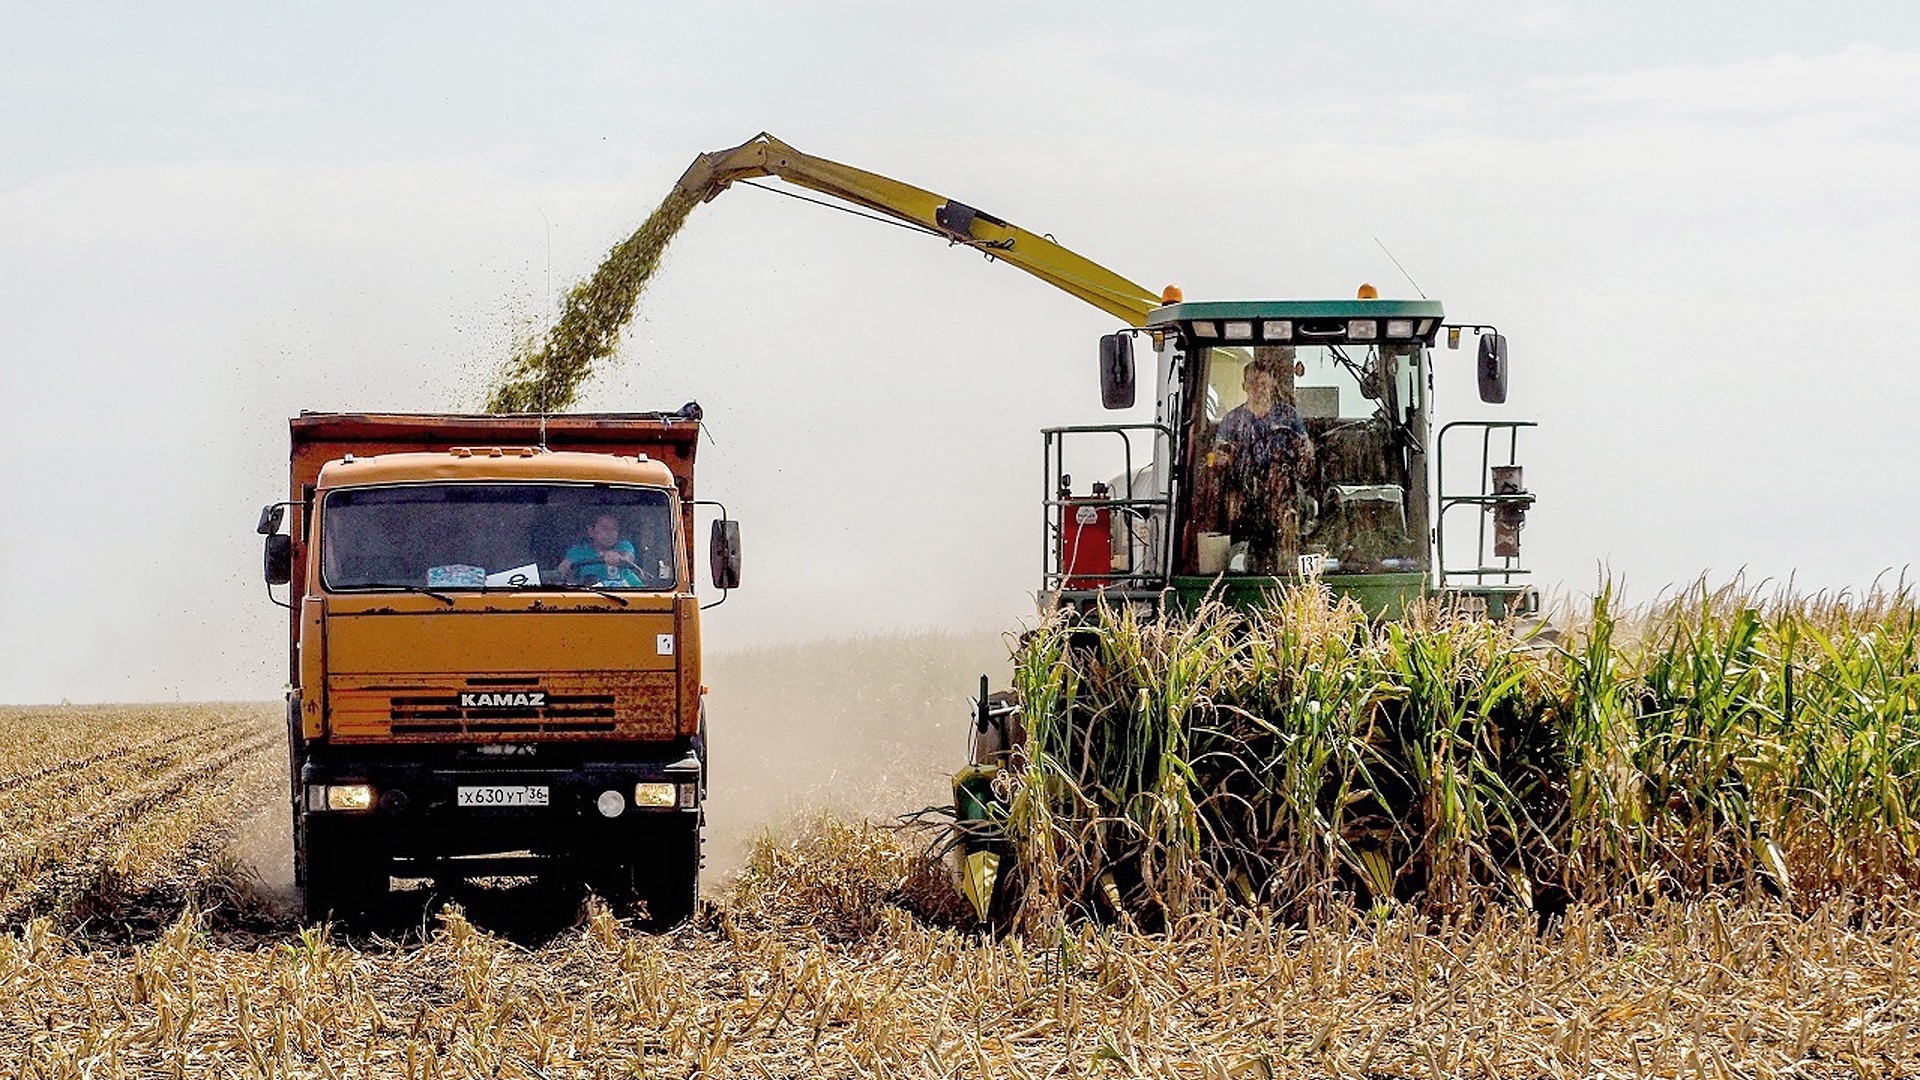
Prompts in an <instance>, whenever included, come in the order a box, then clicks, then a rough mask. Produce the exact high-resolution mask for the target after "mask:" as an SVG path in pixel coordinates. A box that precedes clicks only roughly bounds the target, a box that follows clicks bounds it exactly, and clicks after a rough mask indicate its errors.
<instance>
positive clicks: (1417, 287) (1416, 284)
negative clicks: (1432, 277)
mask: <svg viewBox="0 0 1920 1080" xmlns="http://www.w3.org/2000/svg"><path fill="white" fill-rule="evenodd" d="M1373 242H1374V243H1376V244H1380V238H1379V237H1377V236H1376V237H1374V238H1373ZM1380 250H1381V251H1387V245H1385V244H1380ZM1387 258H1389V259H1393V252H1391V251H1387ZM1393 268H1394V269H1396V270H1398V271H1400V276H1401V277H1403V278H1406V279H1407V284H1409V285H1411V286H1413V291H1414V292H1417V293H1419V294H1420V299H1422V300H1425V299H1426V298H1427V292H1426V290H1425V289H1422V288H1421V287H1420V283H1419V282H1417V281H1415V280H1413V275H1412V274H1409V273H1407V268H1406V267H1404V266H1401V265H1400V260H1399V259H1393Z"/></svg>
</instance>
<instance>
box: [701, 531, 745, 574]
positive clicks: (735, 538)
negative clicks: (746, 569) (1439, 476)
mask: <svg viewBox="0 0 1920 1080" xmlns="http://www.w3.org/2000/svg"><path fill="white" fill-rule="evenodd" d="M707 555H708V560H709V563H708V565H709V569H711V570H712V571H713V587H714V588H716V589H737V588H739V587H740V523H739V522H737V521H732V520H726V519H723V520H720V521H716V522H714V523H713V536H712V540H711V543H710V545H709V550H708V553H707Z"/></svg>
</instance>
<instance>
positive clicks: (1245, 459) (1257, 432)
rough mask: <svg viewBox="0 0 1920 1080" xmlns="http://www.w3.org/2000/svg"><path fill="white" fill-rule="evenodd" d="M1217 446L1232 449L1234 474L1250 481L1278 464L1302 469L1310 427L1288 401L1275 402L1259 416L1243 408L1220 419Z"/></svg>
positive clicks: (1215, 441) (1232, 471)
mask: <svg viewBox="0 0 1920 1080" xmlns="http://www.w3.org/2000/svg"><path fill="white" fill-rule="evenodd" d="M1214 444H1215V445H1216V446H1219V445H1225V446H1229V447H1232V449H1233V461H1232V464H1231V465H1230V466H1228V469H1229V471H1230V472H1231V473H1233V474H1237V475H1238V476H1240V477H1244V478H1247V479H1253V478H1254V477H1264V476H1265V475H1266V472H1267V470H1269V469H1271V468H1273V467H1274V466H1275V465H1280V466H1282V467H1284V468H1287V469H1290V470H1293V469H1298V468H1299V464H1300V459H1301V458H1302V457H1303V456H1304V453H1303V451H1304V450H1305V449H1306V447H1307V424H1306V421H1304V420H1302V419H1301V418H1300V412H1299V410H1297V409H1295V408H1294V407H1293V406H1291V405H1288V404H1286V403H1285V402H1280V401H1276V402H1274V403H1273V408H1272V409H1270V410H1268V411H1267V415H1265V416H1255V415H1254V413H1253V410H1251V409H1249V408H1247V407H1246V406H1245V405H1241V406H1239V407H1238V408H1235V409H1233V410H1231V411H1229V412H1228V413H1227V415H1226V416H1224V417H1222V418H1221V419H1220V428H1219V430H1218V431H1217V432H1216V433H1215V434H1214Z"/></svg>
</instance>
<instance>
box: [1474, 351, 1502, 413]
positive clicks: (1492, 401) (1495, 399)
mask: <svg viewBox="0 0 1920 1080" xmlns="http://www.w3.org/2000/svg"><path fill="white" fill-rule="evenodd" d="M1479 374H1480V400H1481V401H1484V402H1486V403H1487V404H1489V405H1500V404H1503V403H1504V402H1505V401H1506V400H1507V336H1506V335H1505V334H1482V335H1480V363H1479Z"/></svg>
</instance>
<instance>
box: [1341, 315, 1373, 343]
mask: <svg viewBox="0 0 1920 1080" xmlns="http://www.w3.org/2000/svg"><path fill="white" fill-rule="evenodd" d="M1379 336H1380V324H1379V323H1377V322H1375V321H1374V320H1372V319H1348V320H1347V340H1348V341H1372V340H1373V339H1374V338H1377V337H1379Z"/></svg>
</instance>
